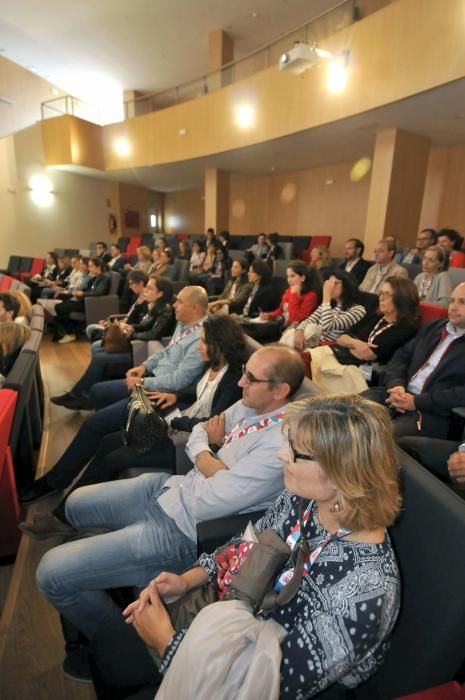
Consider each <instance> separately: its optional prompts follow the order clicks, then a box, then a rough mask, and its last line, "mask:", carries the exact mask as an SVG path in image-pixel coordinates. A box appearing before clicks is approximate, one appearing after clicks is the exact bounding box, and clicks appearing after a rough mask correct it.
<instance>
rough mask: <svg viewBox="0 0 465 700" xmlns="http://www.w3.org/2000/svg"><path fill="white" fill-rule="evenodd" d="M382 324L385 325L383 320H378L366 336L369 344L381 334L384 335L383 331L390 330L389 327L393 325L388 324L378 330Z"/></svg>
mask: <svg viewBox="0 0 465 700" xmlns="http://www.w3.org/2000/svg"><path fill="white" fill-rule="evenodd" d="M382 323H386V322H385V320H384V318H380V319H379V321H378V323H377V324H376V326H375V327H374V328H373V330H372V331H371V333H370V335H369V336H368V342H369V343H372V342H373V341H374V339H375V338H376V337H377V336H378V335H380V334H381V333H384V331H387V329H388V328H391V326H393V325H394V323H388V324H386V325H385V326H383V327H382V328H380V325H381V324H382ZM378 329H379V330H378Z"/></svg>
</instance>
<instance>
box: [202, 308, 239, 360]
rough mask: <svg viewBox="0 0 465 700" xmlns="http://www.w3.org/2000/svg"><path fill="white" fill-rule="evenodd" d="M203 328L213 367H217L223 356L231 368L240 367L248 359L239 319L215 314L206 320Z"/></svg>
mask: <svg viewBox="0 0 465 700" xmlns="http://www.w3.org/2000/svg"><path fill="white" fill-rule="evenodd" d="M203 329H204V331H205V344H206V346H207V354H208V359H209V360H210V365H211V367H213V369H217V368H218V367H219V364H220V361H221V356H223V357H224V359H225V361H226V362H227V364H228V365H229V368H230V369H232V370H233V371H234V370H238V369H240V367H241V366H242V364H243V363H244V362H245V360H246V347H245V335H244V331H243V328H242V325H241V324H240V323H239V321H237V320H236V319H235V318H231V316H223V315H218V314H213V315H210V316H209V317H208V318H207V320H206V321H205V322H204V324H203Z"/></svg>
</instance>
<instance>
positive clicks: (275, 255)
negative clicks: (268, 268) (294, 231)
mask: <svg viewBox="0 0 465 700" xmlns="http://www.w3.org/2000/svg"><path fill="white" fill-rule="evenodd" d="M278 241H279V233H276V232H275V233H269V234H268V236H267V238H266V242H267V244H268V253H267V254H266V256H265V258H264V259H265V260H267V261H268V262H271V263H273V262H274V261H275V260H283V259H284V251H283V249H282V248H281V246H280V245H279V243H278Z"/></svg>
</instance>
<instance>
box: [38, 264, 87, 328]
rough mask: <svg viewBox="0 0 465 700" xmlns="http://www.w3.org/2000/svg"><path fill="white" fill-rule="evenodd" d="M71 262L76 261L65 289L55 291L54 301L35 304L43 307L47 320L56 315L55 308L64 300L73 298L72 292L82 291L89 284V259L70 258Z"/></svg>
mask: <svg viewBox="0 0 465 700" xmlns="http://www.w3.org/2000/svg"><path fill="white" fill-rule="evenodd" d="M72 260H77V264H75V268H74V269H73V272H72V273H71V275H70V276H69V283H68V286H67V287H66V289H57V290H55V291H54V296H55V298H54V299H38V300H37V303H38V304H40V305H41V306H43V307H44V309H45V311H46V318H48V319H50V317H53V316H56V315H57V312H56V307H57V305H58V304H61V302H62V301H65V300H68V301H69V300H70V299H72V298H73V296H72V295H73V292H79V291H83V290H85V289H86V288H87V286H88V284H89V281H90V275H89V258H85V257H81V258H72ZM47 314H48V316H47Z"/></svg>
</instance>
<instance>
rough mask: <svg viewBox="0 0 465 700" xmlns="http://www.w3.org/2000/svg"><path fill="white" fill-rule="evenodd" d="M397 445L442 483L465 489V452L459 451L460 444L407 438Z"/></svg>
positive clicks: (421, 438)
mask: <svg viewBox="0 0 465 700" xmlns="http://www.w3.org/2000/svg"><path fill="white" fill-rule="evenodd" d="M397 444H398V446H399V447H401V448H402V449H403V450H405V452H407V453H408V454H409V455H411V456H412V457H413V458H414V459H416V460H417V462H420V464H422V465H423V466H424V467H425V469H428V471H430V472H431V473H432V474H434V475H435V476H437V477H438V479H440V480H441V481H444V482H445V483H446V484H448V485H449V486H450V484H451V482H452V483H454V484H456V485H459V486H461V487H465V451H463V452H462V451H460V452H459V451H458V450H459V447H460V443H459V442H456V441H455V440H438V439H437V438H425V437H409V436H407V437H402V438H399V439H398V440H397ZM463 444H465V443H463Z"/></svg>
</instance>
